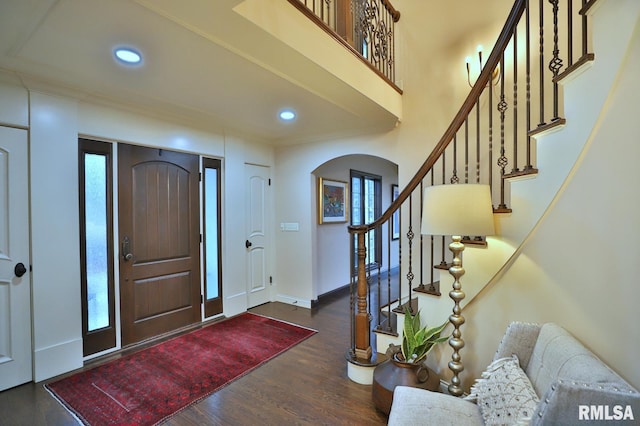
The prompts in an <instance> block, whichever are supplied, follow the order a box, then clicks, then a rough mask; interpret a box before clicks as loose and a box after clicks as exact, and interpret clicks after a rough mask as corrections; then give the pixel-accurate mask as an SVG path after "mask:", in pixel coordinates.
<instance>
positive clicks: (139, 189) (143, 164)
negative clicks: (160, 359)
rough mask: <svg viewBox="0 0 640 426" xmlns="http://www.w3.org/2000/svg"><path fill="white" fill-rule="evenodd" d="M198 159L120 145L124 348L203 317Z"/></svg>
mask: <svg viewBox="0 0 640 426" xmlns="http://www.w3.org/2000/svg"><path fill="white" fill-rule="evenodd" d="M198 180H199V178H198V156H196V155H191V154H183V153H177V152H171V151H166V150H162V149H152V148H143V147H137V146H132V145H125V144H120V145H119V146H118V181H119V182H118V192H119V194H118V204H119V206H118V211H119V217H118V220H119V238H120V256H119V259H120V304H121V306H120V314H121V327H122V345H123V346H126V345H128V344H131V343H135V342H139V341H141V340H144V339H147V338H149V337H152V336H157V335H160V334H162V333H166V332H168V331H172V330H176V329H178V328H180V327H183V326H185V325H189V324H193V323H195V322H198V321H200V319H201V310H200V309H201V304H200V303H201V302H200V228H199V196H198V194H199V192H198Z"/></svg>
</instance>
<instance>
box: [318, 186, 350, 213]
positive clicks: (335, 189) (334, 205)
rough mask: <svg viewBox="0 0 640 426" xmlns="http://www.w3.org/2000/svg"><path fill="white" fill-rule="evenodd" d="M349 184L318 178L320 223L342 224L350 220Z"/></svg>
mask: <svg viewBox="0 0 640 426" xmlns="http://www.w3.org/2000/svg"><path fill="white" fill-rule="evenodd" d="M348 203H349V184H348V183H347V182H342V181H339V180H329V179H324V178H321V177H320V178H318V223H319V224H321V225H322V224H326V223H342V222H346V221H347V220H348V218H349V204H348Z"/></svg>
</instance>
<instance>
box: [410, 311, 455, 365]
mask: <svg viewBox="0 0 640 426" xmlns="http://www.w3.org/2000/svg"><path fill="white" fill-rule="evenodd" d="M404 315H405V316H404V328H403V331H404V337H403V339H402V346H401V350H402V355H403V356H404V359H405V360H407V361H408V360H413V361H412V362H420V361H421V360H422V359H424V357H426V356H427V354H428V353H429V352H430V351H431V349H433V346H434V345H436V344H438V343H443V342H446V341H447V340H449V336H440V334H441V333H442V331H443V330H444V328H445V327H446V326H447V324H449V320H446V321H445V322H443V323H442V324H441V325H439V326H436V327H426V326H425V327H422V328H421V327H420V311H418V312H416V314H415V315H411V311H410V310H409V308H408V307H407V306H405V308H404ZM414 355H415V358H414V357H413V356H414Z"/></svg>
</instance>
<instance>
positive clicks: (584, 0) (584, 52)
mask: <svg viewBox="0 0 640 426" xmlns="http://www.w3.org/2000/svg"><path fill="white" fill-rule="evenodd" d="M586 5H587V0H582V9H583V10H584V7H585V6H586ZM581 14H582V57H585V56H587V25H588V22H587V14H586V13H581Z"/></svg>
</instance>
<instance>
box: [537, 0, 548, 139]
mask: <svg viewBox="0 0 640 426" xmlns="http://www.w3.org/2000/svg"><path fill="white" fill-rule="evenodd" d="M538 3H539V5H540V12H539V13H540V17H539V19H540V75H539V78H540V90H539V92H540V122H539V123H538V127H540V126H544V125H545V124H547V123H546V122H545V121H544V7H543V5H544V0H538Z"/></svg>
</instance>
